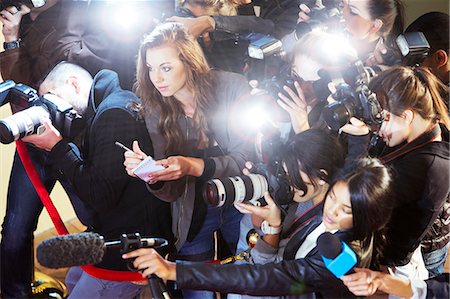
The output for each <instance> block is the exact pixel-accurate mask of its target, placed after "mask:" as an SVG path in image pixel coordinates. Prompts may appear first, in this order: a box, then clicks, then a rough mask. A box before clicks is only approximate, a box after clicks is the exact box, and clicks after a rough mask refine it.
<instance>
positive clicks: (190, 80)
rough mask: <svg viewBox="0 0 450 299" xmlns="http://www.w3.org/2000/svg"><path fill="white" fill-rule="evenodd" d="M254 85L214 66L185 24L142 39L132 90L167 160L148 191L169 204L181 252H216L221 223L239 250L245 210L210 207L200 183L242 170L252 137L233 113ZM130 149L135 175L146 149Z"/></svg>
mask: <svg viewBox="0 0 450 299" xmlns="http://www.w3.org/2000/svg"><path fill="white" fill-rule="evenodd" d="M249 89H250V87H249V85H248V83H247V80H246V79H245V78H244V77H243V76H240V75H237V74H233V73H227V72H219V71H213V70H211V69H210V67H209V66H208V63H207V62H206V59H205V57H204V55H203V52H202V50H201V48H200V46H199V44H198V43H197V41H196V40H195V39H194V37H193V36H192V35H190V34H189V33H188V32H187V30H186V29H185V28H184V27H183V26H182V25H181V24H178V23H165V24H162V25H159V26H158V27H156V28H155V30H154V31H153V32H152V33H150V34H149V35H148V36H147V37H145V38H144V40H143V42H142V44H141V47H140V50H139V56H138V65H137V83H136V85H135V90H136V94H137V95H138V96H139V97H140V98H141V100H142V111H141V112H142V115H143V116H144V118H145V122H146V125H147V129H148V132H149V133H150V137H151V140H152V143H153V147H154V155H155V157H154V158H155V160H156V164H157V165H162V166H163V167H164V169H163V170H160V171H157V172H152V173H150V174H149V176H148V177H147V178H146V181H147V182H148V183H149V185H148V187H149V188H148V189H149V191H150V192H152V193H153V194H154V195H155V196H157V197H158V198H160V199H161V200H164V201H169V202H171V203H172V218H173V219H172V230H173V233H174V235H175V238H176V242H175V246H176V249H177V251H178V252H177V256H176V258H177V259H183V260H192V261H208V260H211V259H213V258H214V240H213V234H214V231H217V230H220V231H221V232H222V236H223V238H224V239H225V241H226V243H227V244H228V245H229V246H230V248H231V251H232V252H234V250H235V248H234V247H235V245H236V242H237V239H238V236H239V221H240V219H241V216H242V215H241V214H240V213H239V212H238V211H237V210H236V209H235V208H234V206H233V205H225V206H223V207H217V208H216V207H207V206H206V204H205V202H204V200H203V198H202V196H201V195H202V192H201V191H202V188H201V187H202V185H203V183H204V182H206V181H207V180H208V179H210V178H213V177H214V178H222V177H228V176H232V175H239V174H240V173H241V170H242V169H243V168H244V164H245V161H247V160H250V159H251V157H250V154H251V152H252V146H251V143H250V141H251V139H250V138H249V139H247V138H245V136H246V132H245V131H244V130H242V128H239V129H238V127H239V123H237V122H236V121H235V120H234V119H233V116H234V115H235V114H236V110H237V109H242V105H241V104H243V102H244V99H245V97H246V95H248V93H249ZM240 100H242V101H240ZM133 150H134V152H131V151H127V152H126V153H125V162H124V165H125V166H126V169H127V172H128V173H129V174H130V175H132V176H135V175H134V174H133V169H134V167H135V166H136V165H137V164H138V163H139V162H140V161H141V158H142V157H145V154H144V153H142V152H141V151H140V150H139V147H138V144H137V142H135V143H134V144H133ZM209 295H210V297H212V295H213V294H209ZM184 296H188V297H189V296H200V295H199V294H195V295H194V294H190V295H188V294H184Z"/></svg>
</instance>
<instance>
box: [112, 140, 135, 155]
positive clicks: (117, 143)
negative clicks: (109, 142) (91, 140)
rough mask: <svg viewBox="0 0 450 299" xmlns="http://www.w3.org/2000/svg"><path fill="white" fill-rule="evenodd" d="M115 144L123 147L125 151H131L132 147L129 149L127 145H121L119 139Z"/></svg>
mask: <svg viewBox="0 0 450 299" xmlns="http://www.w3.org/2000/svg"><path fill="white" fill-rule="evenodd" d="M114 144H115V145H117V146H118V147H120V148H122V149H124V150H126V151H130V152H133V150H132V149H130V148H128V147H126V146H125V145H123V144H122V143H120V142H119V141H116V142H115V143H114Z"/></svg>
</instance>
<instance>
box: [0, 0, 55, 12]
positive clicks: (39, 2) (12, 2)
mask: <svg viewBox="0 0 450 299" xmlns="http://www.w3.org/2000/svg"><path fill="white" fill-rule="evenodd" d="M45 2H46V0H0V11H2V10H4V9H6V8H8V7H11V6H14V7H16V8H17V9H19V10H20V5H22V4H31V5H33V7H36V8H38V7H42V6H44V5H45Z"/></svg>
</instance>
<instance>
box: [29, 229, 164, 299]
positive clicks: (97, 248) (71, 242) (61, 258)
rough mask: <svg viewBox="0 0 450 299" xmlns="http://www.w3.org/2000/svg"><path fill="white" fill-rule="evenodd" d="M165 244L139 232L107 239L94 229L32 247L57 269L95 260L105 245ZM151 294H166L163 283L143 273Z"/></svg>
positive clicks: (127, 249) (161, 298)
mask: <svg viewBox="0 0 450 299" xmlns="http://www.w3.org/2000/svg"><path fill="white" fill-rule="evenodd" d="M167 244H168V242H167V240H166V239H162V238H141V237H140V235H139V234H137V233H136V234H128V235H127V234H124V235H122V237H121V240H116V241H108V242H106V241H105V240H104V238H103V237H102V236H101V235H99V234H97V233H92V232H88V233H79V234H69V235H61V236H57V237H53V238H50V239H47V240H44V241H42V242H41V243H40V244H39V245H38V247H37V248H36V257H37V260H38V261H39V263H40V264H41V265H42V266H44V267H47V268H52V269H57V268H65V267H74V266H84V265H90V264H98V263H100V262H101V261H102V259H103V256H104V254H105V251H106V248H107V247H110V248H121V252H122V253H125V252H130V251H132V250H134V249H138V248H141V247H152V248H162V247H164V246H166V245H167ZM147 279H148V282H149V286H150V289H151V291H152V296H153V298H155V299H168V298H170V295H169V292H168V291H167V288H166V285H165V284H164V282H163V281H162V279H161V278H160V277H158V276H157V275H154V274H152V275H150V276H149V277H147Z"/></svg>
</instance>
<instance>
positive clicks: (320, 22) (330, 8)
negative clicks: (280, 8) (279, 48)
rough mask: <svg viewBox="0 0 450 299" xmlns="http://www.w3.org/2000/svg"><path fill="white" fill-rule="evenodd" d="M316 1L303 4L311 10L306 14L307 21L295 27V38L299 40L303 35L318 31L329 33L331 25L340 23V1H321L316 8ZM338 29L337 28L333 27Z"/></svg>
mask: <svg viewBox="0 0 450 299" xmlns="http://www.w3.org/2000/svg"><path fill="white" fill-rule="evenodd" d="M316 2H317V1H316V0H312V1H309V2H307V3H305V4H306V5H307V6H308V7H309V8H310V10H311V12H310V13H308V16H309V17H310V19H309V20H307V21H305V22H299V23H297V25H296V26H295V37H296V38H297V40H298V39H300V38H301V37H302V36H303V35H304V34H306V33H308V32H311V31H314V30H317V29H320V30H324V31H329V30H330V29H331V27H332V26H331V24H333V27H335V25H336V24H341V23H342V0H322V5H321V6H318V5H317V4H316ZM335 28H339V26H337V27H335Z"/></svg>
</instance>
